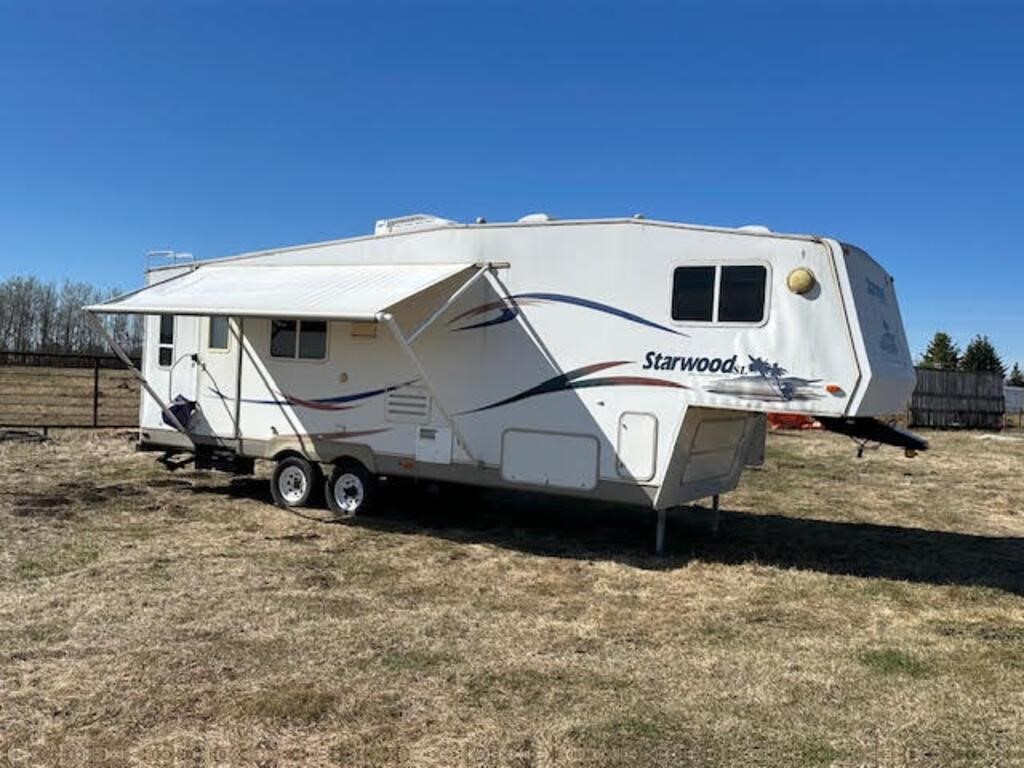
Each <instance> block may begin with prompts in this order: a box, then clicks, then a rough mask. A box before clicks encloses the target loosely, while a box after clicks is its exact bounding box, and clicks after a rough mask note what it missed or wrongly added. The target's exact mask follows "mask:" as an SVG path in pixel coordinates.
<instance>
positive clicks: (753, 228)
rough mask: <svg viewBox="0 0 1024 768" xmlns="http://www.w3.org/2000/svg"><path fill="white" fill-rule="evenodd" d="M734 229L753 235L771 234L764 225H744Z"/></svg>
mask: <svg viewBox="0 0 1024 768" xmlns="http://www.w3.org/2000/svg"><path fill="white" fill-rule="evenodd" d="M736 229H738V230H739V231H740V232H753V233H754V234H755V235H770V234H771V232H772V231H771V230H770V229H768V227H766V226H765V225H764V224H744V225H743V226H742V227H736Z"/></svg>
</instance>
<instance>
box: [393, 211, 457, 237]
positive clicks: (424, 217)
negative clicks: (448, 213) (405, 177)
mask: <svg viewBox="0 0 1024 768" xmlns="http://www.w3.org/2000/svg"><path fill="white" fill-rule="evenodd" d="M457 223H458V222H455V221H452V220H451V219H442V218H441V217H440V216H431V215H430V214H428V213H414V214H412V215H411V216H399V217H398V218H396V219H378V221H377V224H376V226H374V228H373V234H375V235H397V234H398V233H400V232H413V231H415V230H417V229H436V228H437V227H454V226H455V225H456V224H457Z"/></svg>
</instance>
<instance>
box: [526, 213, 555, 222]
mask: <svg viewBox="0 0 1024 768" xmlns="http://www.w3.org/2000/svg"><path fill="white" fill-rule="evenodd" d="M554 220H555V217H554V216H552V215H551V214H550V213H528V214H527V215H526V216H523V217H522V218H521V219H520V220H519V223H520V224H543V223H544V222H546V221H554Z"/></svg>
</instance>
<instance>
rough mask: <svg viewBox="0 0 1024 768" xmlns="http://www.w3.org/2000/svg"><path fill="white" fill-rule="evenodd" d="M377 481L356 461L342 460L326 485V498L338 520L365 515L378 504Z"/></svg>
mask: <svg viewBox="0 0 1024 768" xmlns="http://www.w3.org/2000/svg"><path fill="white" fill-rule="evenodd" d="M377 490H378V489H377V480H376V478H375V477H374V476H373V475H371V474H370V473H369V471H368V470H367V469H366V467H364V466H363V465H362V463H361V462H359V461H357V460H356V459H341V460H340V461H339V462H338V463H337V464H336V465H335V467H334V471H333V472H331V476H330V477H329V478H327V482H326V483H324V496H326V497H327V506H328V507H330V509H331V511H332V512H333V513H334V517H335V518H336V519H339V520H341V519H344V518H348V517H355V516H356V515H363V514H366V513H367V512H369V511H371V510H372V509H373V507H374V505H375V504H376V502H377Z"/></svg>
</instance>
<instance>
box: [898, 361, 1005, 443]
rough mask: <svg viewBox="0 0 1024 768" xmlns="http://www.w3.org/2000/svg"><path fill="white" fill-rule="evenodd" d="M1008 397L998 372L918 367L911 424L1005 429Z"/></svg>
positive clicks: (912, 401)
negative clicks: (1004, 416)
mask: <svg viewBox="0 0 1024 768" xmlns="http://www.w3.org/2000/svg"><path fill="white" fill-rule="evenodd" d="M1005 412H1006V401H1005V399H1004V396H1003V377H1002V376H1000V375H999V374H997V373H983V372H980V371H979V372H975V371H944V370H936V369H933V368H918V369H917V386H916V387H915V388H914V395H913V398H912V399H911V403H910V425H911V426H914V427H938V428H941V429H1002V427H1003V414H1004V413H1005Z"/></svg>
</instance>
